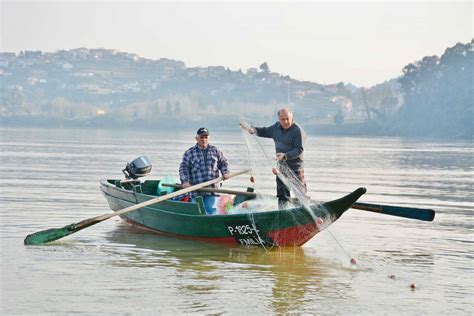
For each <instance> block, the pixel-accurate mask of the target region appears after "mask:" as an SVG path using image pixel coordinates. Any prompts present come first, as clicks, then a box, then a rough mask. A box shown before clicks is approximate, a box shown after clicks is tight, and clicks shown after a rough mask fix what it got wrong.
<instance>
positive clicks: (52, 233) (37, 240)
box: [24, 224, 76, 245]
mask: <svg viewBox="0 0 474 316" xmlns="http://www.w3.org/2000/svg"><path fill="white" fill-rule="evenodd" d="M75 228H76V225H75V224H70V225H67V226H64V227H61V228H51V229H46V230H42V231H39V232H36V233H33V234H30V235H28V236H26V238H25V240H24V244H25V245H41V244H44V243H47V242H50V241H55V240H58V239H61V238H63V237H66V236H68V235H71V234H73V233H75V232H76V229H75Z"/></svg>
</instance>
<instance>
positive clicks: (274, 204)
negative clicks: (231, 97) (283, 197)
mask: <svg viewBox="0 0 474 316" xmlns="http://www.w3.org/2000/svg"><path fill="white" fill-rule="evenodd" d="M244 124H245V123H244ZM246 128H247V129H248V128H249V126H248V125H247V126H245V125H244V126H243V130H242V137H243V139H244V142H245V147H246V151H247V158H248V168H249V169H250V176H251V182H252V185H253V188H254V190H255V192H257V196H256V198H253V199H250V200H246V201H244V202H241V203H234V201H233V196H228V195H221V196H220V197H219V200H218V202H217V205H216V208H217V210H218V212H217V213H218V214H247V217H248V220H249V222H250V223H251V225H252V228H253V230H254V231H255V232H257V236H256V237H257V238H256V241H257V243H258V244H260V245H261V246H263V247H264V248H265V249H268V248H271V247H273V246H281V245H280V244H283V243H284V242H285V240H284V238H286V237H281V236H279V235H278V233H275V235H274V236H273V238H272V240H269V238H268V236H260V235H258V232H259V231H260V230H259V227H258V223H256V221H255V218H254V216H255V214H256V213H262V212H269V211H280V212H286V213H287V214H285V216H286V218H288V217H292V221H293V223H294V227H296V228H294V230H295V232H294V233H295V234H298V235H300V236H301V239H298V237H294V236H293V237H294V238H295V244H294V245H298V243H300V242H302V240H303V239H305V240H304V241H303V242H306V241H307V240H309V239H310V238H312V237H313V236H314V235H315V234H317V233H318V232H320V231H322V230H323V229H325V228H326V227H327V226H328V225H329V224H330V223H331V220H332V219H331V217H330V214H329V212H328V210H327V209H325V208H324V206H323V205H322V204H321V203H318V202H316V201H314V200H311V199H310V198H309V197H308V196H307V195H306V189H303V188H302V185H301V181H300V179H298V177H297V175H296V174H295V173H294V172H293V171H292V170H291V169H290V167H289V166H288V164H287V163H286V162H284V161H277V160H276V158H273V157H275V154H268V152H273V151H274V147H273V146H274V145H273V141H271V143H267V144H263V142H262V141H261V140H262V139H259V138H258V137H256V136H255V135H250V134H249V133H248V132H247V130H246ZM275 175H276V177H278V178H279V179H280V180H281V181H282V182H283V183H284V184H285V186H286V187H287V188H289V190H290V192H291V196H292V198H291V200H290V202H289V203H287V204H285V205H284V206H282V205H279V203H278V199H277V197H276V196H275V193H274V192H276V190H275V180H274V179H275ZM260 192H272V193H270V194H258V193H260ZM296 209H299V210H301V209H304V210H306V212H307V214H309V215H310V216H311V218H312V220H311V221H309V223H308V220H307V216H306V218H305V220H304V222H301V223H299V221H300V220H302V219H301V216H299V217H298V216H295V215H293V214H295V213H296V212H295V210H296ZM278 224H279V223H275V231H277V230H278V229H277V225H278ZM286 233H287V234H290V233H293V232H290V233H288V232H286ZM282 236H283V234H282ZM306 239H307V240H306Z"/></svg>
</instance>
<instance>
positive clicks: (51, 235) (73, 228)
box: [24, 170, 249, 245]
mask: <svg viewBox="0 0 474 316" xmlns="http://www.w3.org/2000/svg"><path fill="white" fill-rule="evenodd" d="M248 171H249V170H243V171H240V172H236V173H232V174H230V175H229V176H228V177H227V179H230V178H232V177H235V176H238V175H241V174H244V173H246V172H248ZM227 179H224V178H223V177H220V178H217V179H213V180H209V181H207V182H203V183H200V184H196V185H193V186H190V187H187V188H185V189H182V190H179V191H175V192H173V193H170V194H166V195H163V196H160V197H157V198H154V199H151V200H148V201H145V202H143V203H139V204H136V205H132V206H130V207H127V208H124V209H122V210H120V211H117V212H114V213H107V214H103V215H99V216H96V217H92V218H88V219H85V220H82V221H80V222H78V223H74V224H70V225H67V226H64V227H61V228H51V229H47V230H42V231H39V232H36V233H33V234H30V235H28V236H26V238H25V240H24V243H25V245H40V244H44V243H47V242H50V241H54V240H58V239H60V238H63V237H66V236H68V235H71V234H74V233H76V232H78V231H80V230H81V229H84V228H87V227H89V226H92V225H95V224H97V223H100V222H102V221H105V220H107V219H109V218H111V217H114V216H117V215H121V214H125V213H129V212H132V211H135V210H137V209H139V208H142V207H145V206H148V205H151V204H155V203H158V202H162V201H166V200H169V199H171V198H174V197H175V196H178V195H181V194H185V193H189V192H192V191H196V190H198V189H201V188H203V187H206V186H209V185H212V184H215V183H218V182H221V181H224V180H227Z"/></svg>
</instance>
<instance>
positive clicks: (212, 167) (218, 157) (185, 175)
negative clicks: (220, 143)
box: [179, 144, 229, 197]
mask: <svg viewBox="0 0 474 316" xmlns="http://www.w3.org/2000/svg"><path fill="white" fill-rule="evenodd" d="M207 148H208V151H207V163H206V165H204V157H203V155H202V151H201V149H200V148H199V146H198V145H197V144H196V145H194V146H193V147H191V148H189V149H188V150H186V152H185V153H184V155H183V160H182V161H181V164H180V165H179V178H180V180H181V183H184V182H189V184H190V185H195V184H199V183H203V182H206V181H209V180H212V179H216V178H219V177H220V175H219V171H220V173H221V174H222V175H224V174H227V173H229V169H228V165H227V159H226V158H225V157H224V154H223V153H222V152H221V151H220V150H219V149H217V147H215V146H212V145H208V146H207ZM217 186H218V184H214V187H217ZM197 195H215V194H212V193H210V192H196V191H193V192H190V193H189V196H190V197H196V196H197Z"/></svg>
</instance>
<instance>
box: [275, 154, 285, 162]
mask: <svg viewBox="0 0 474 316" xmlns="http://www.w3.org/2000/svg"><path fill="white" fill-rule="evenodd" d="M277 160H280V161H284V160H286V155H285V154H284V153H277Z"/></svg>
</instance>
